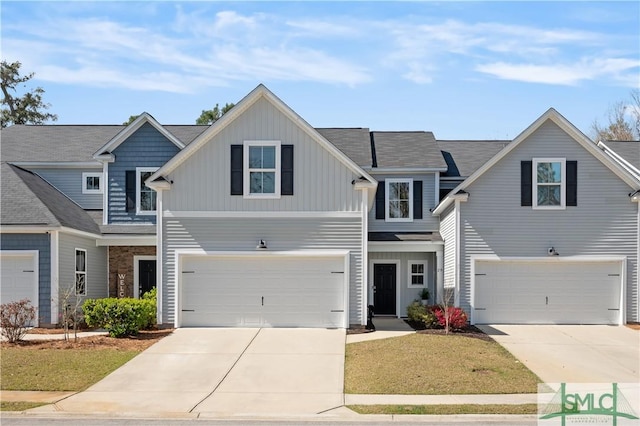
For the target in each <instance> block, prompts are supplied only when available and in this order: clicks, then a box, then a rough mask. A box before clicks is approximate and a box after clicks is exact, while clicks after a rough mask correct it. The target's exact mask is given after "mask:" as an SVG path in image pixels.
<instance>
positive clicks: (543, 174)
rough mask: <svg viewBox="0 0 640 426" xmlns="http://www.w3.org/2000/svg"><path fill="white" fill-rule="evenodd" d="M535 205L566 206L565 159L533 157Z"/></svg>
mask: <svg viewBox="0 0 640 426" xmlns="http://www.w3.org/2000/svg"><path fill="white" fill-rule="evenodd" d="M532 169H533V176H532V180H533V184H534V191H533V207H534V208H538V209H563V208H564V207H565V198H566V197H565V183H566V179H565V159H564V158H534V159H533V168H532Z"/></svg>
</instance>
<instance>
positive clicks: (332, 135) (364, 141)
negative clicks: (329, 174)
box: [316, 128, 373, 168]
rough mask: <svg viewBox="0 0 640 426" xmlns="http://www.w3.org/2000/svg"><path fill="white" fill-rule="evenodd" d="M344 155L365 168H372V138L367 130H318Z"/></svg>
mask: <svg viewBox="0 0 640 426" xmlns="http://www.w3.org/2000/svg"><path fill="white" fill-rule="evenodd" d="M316 131H317V132H318V133H320V134H321V135H322V136H324V138H325V139H327V140H328V141H329V142H331V143H332V144H333V145H334V146H335V147H336V148H338V149H339V150H340V151H342V153H343V154H344V155H346V156H347V157H349V158H351V159H352V160H353V161H355V162H356V164H357V165H359V166H360V167H363V168H367V167H371V166H372V164H373V160H372V158H371V137H370V135H369V129H367V128H321V129H318V128H316Z"/></svg>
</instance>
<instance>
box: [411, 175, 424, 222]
mask: <svg viewBox="0 0 640 426" xmlns="http://www.w3.org/2000/svg"><path fill="white" fill-rule="evenodd" d="M413 218H414V219H422V181H421V180H414V181H413Z"/></svg>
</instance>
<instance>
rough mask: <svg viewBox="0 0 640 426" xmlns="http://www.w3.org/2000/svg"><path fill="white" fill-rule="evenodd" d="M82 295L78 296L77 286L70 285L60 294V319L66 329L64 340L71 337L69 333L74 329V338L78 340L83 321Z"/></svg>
mask: <svg viewBox="0 0 640 426" xmlns="http://www.w3.org/2000/svg"><path fill="white" fill-rule="evenodd" d="M82 303H83V299H82V297H79V296H76V287H75V284H74V285H70V286H68V287H66V288H65V289H64V290H62V293H61V294H60V308H61V309H62V313H61V314H60V320H61V321H62V327H63V329H64V340H67V341H68V340H70V339H69V333H70V331H71V330H73V340H74V341H76V342H77V341H78V324H79V323H80V321H82V309H81V308H82Z"/></svg>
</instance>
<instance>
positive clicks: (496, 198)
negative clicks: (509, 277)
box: [460, 121, 639, 321]
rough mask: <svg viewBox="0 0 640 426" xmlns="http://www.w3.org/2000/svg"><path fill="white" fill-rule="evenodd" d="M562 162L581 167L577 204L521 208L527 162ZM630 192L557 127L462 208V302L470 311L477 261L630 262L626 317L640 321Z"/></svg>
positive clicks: (506, 161) (509, 159)
mask: <svg viewBox="0 0 640 426" xmlns="http://www.w3.org/2000/svg"><path fill="white" fill-rule="evenodd" d="M535 157H547V158H549V157H552V158H554V157H559V158H566V159H567V160H577V162H578V205H577V206H576V207H567V208H566V209H565V210H533V209H532V208H531V207H521V206H520V162H521V161H529V160H531V159H532V158H535ZM630 189H631V188H630V187H629V186H628V185H627V184H625V183H624V182H623V181H622V180H621V179H620V178H619V177H618V176H616V175H615V174H614V173H613V172H612V171H611V170H610V169H608V168H607V167H606V166H605V165H604V164H602V163H601V162H600V161H599V160H598V159H596V158H595V157H593V156H592V155H591V154H590V153H589V152H588V151H587V150H586V149H584V148H583V147H582V146H581V145H580V144H579V143H578V142H576V141H575V140H573V139H572V138H570V137H569V136H568V135H567V134H566V133H565V132H563V131H562V130H561V129H560V128H559V127H558V126H557V125H556V124H554V123H552V122H551V121H548V122H546V123H545V124H543V125H542V126H541V127H540V128H539V129H538V130H537V131H535V132H534V133H533V134H532V135H531V136H529V138H528V139H527V140H525V141H523V142H522V143H521V144H520V145H519V146H518V147H517V148H515V149H514V150H513V151H512V152H510V153H509V154H508V155H507V156H506V157H505V158H503V159H502V160H501V161H500V162H499V163H497V164H496V165H495V166H494V167H492V168H491V169H490V170H488V171H487V172H486V173H485V174H483V175H482V176H481V177H480V178H479V179H478V180H477V181H475V182H473V183H472V184H471V185H470V186H469V187H468V188H467V191H468V192H469V199H468V201H467V202H463V203H461V204H460V214H461V216H460V220H461V228H462V229H461V232H462V234H461V247H460V256H461V271H460V272H461V283H460V284H461V285H460V303H461V306H462V308H463V309H465V310H466V311H469V309H470V303H471V294H470V286H471V279H472V277H470V268H471V257H472V256H474V255H488V254H490V255H497V256H500V257H509V256H511V257H517V256H522V257H544V256H547V249H548V247H555V248H556V250H557V251H558V253H559V255H560V256H561V257H562V256H576V255H581V256H598V255H606V256H615V255H620V256H626V258H627V271H626V272H627V274H626V275H627V277H626V278H627V281H626V312H627V320H628V321H638V320H639V314H638V287H637V284H636V283H637V282H638V281H637V280H638V259H637V250H638V241H637V238H638V234H637V220H638V206H637V205H636V203H632V202H631V201H630V199H629V196H628V194H629V191H630Z"/></svg>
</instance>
